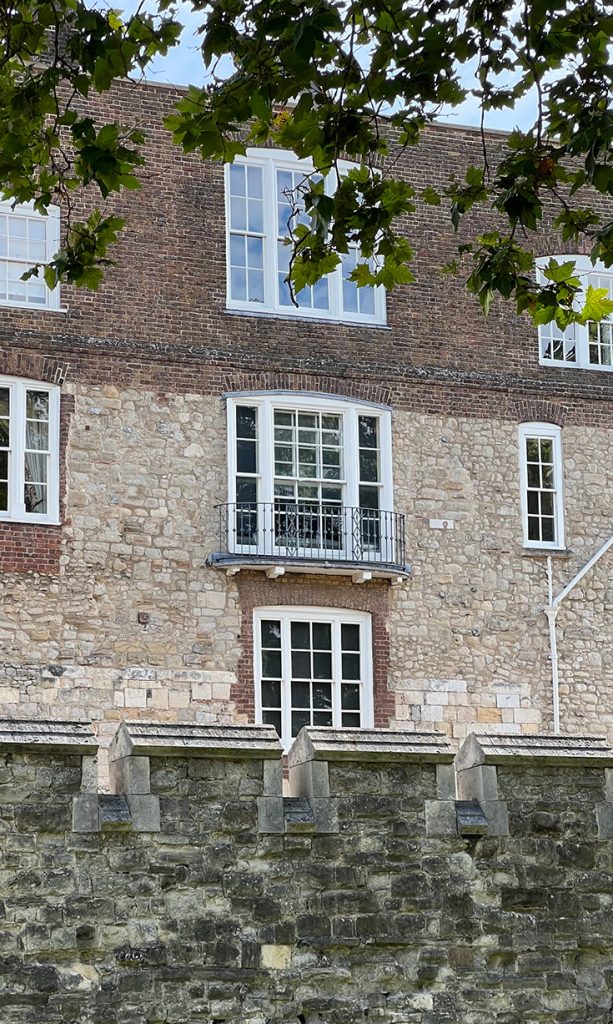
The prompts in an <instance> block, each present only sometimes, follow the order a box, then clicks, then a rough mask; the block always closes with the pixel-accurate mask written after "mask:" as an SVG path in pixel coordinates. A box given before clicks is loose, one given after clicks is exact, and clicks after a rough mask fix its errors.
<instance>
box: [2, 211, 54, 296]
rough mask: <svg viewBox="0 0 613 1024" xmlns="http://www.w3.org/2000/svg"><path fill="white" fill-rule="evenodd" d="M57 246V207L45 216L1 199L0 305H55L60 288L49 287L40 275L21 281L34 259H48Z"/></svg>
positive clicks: (40, 261) (42, 261)
mask: <svg viewBox="0 0 613 1024" xmlns="http://www.w3.org/2000/svg"><path fill="white" fill-rule="evenodd" d="M58 248H59V211H58V210H57V209H56V208H52V209H51V210H50V212H49V214H48V215H47V216H46V217H43V216H42V215H41V214H39V213H37V212H36V211H35V210H34V209H33V208H32V207H31V206H26V205H22V206H16V207H15V208H14V209H13V208H12V207H11V204H10V203H3V202H0V305H3V306H33V307H38V308H43V309H44V308H50V309H55V308H57V306H58V303H59V289H57V288H56V289H55V290H54V291H50V290H49V289H48V288H47V286H46V284H45V282H44V281H43V278H42V273H39V276H38V277H31V278H29V280H27V281H22V280H21V278H22V276H23V274H24V273H25V272H26V271H27V270H29V269H30V267H32V266H34V265H35V264H37V263H47V262H48V261H49V260H50V259H51V258H52V256H53V255H54V254H55V252H56V251H57V250H58Z"/></svg>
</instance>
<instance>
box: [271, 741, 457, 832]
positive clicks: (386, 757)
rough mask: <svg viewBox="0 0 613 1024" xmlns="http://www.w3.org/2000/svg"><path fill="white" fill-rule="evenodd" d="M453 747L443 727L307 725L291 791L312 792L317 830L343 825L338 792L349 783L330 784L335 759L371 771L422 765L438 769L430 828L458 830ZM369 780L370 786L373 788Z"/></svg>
mask: <svg viewBox="0 0 613 1024" xmlns="http://www.w3.org/2000/svg"><path fill="white" fill-rule="evenodd" d="M453 757H454V753H453V749H452V747H451V744H450V743H449V741H448V740H447V738H446V737H445V736H444V735H442V734H441V733H430V732H423V733H419V732H413V733H409V732H401V731H398V730H391V729H390V730H387V729H317V728H309V727H308V726H307V727H305V728H304V729H302V730H301V732H300V734H299V736H298V737H297V738H296V740H295V742H294V743H293V745H292V747H291V749H290V751H289V753H288V757H287V760H288V764H289V778H290V791H291V793H292V796H293V797H296V798H299V797H302V798H307V799H308V800H309V802H310V805H311V807H312V810H313V814H314V818H315V827H316V831H322V832H333V831H336V830H337V829H338V798H339V796H342V792H343V784H342V782H341V783H340V785H339V786H338V787H333V788H332V790H331V787H330V765H333V764H337V765H340V766H349V765H352V764H353V765H356V766H357V767H359V769H365V770H366V771H368V770H370V769H373V770H376V769H377V768H381V767H383V766H392V765H397V766H399V767H400V768H406V767H408V766H411V765H414V766H417V765H419V766H420V767H423V766H426V765H427V766H430V767H431V768H433V769H434V775H435V779H436V783H435V786H436V799H435V800H428V799H427V800H426V801H425V814H426V824H427V829H428V831H429V832H430V833H431V834H432V835H438V834H441V833H443V834H455V832H456V828H457V825H456V815H455V775H454V770H453ZM368 788H369V786H368V782H367V781H366V780H365V790H368Z"/></svg>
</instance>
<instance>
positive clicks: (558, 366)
mask: <svg viewBox="0 0 613 1024" xmlns="http://www.w3.org/2000/svg"><path fill="white" fill-rule="evenodd" d="M539 366H543V367H545V368H546V369H548V370H579V371H580V372H581V371H583V372H585V371H587V372H588V373H590V372H591V373H613V366H604V365H599V364H598V363H589V364H588V365H587V366H586V365H585V363H565V362H563V361H562V360H561V359H560V360H556V359H553V360H550V359H540V360H539Z"/></svg>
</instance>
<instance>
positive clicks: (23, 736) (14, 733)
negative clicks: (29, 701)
mask: <svg viewBox="0 0 613 1024" xmlns="http://www.w3.org/2000/svg"><path fill="white" fill-rule="evenodd" d="M7 748H11V749H19V750H23V751H26V750H27V751H36V750H38V751H42V750H56V751H59V750H64V751H66V753H69V754H85V755H88V756H90V757H95V756H96V754H97V753H98V740H97V739H96V737H95V735H94V732H93V730H92V727H91V725H90V723H89V722H83V721H78V720H72V719H58V720H55V719H44V720H40V719H36V720H34V719H15V718H0V749H1V750H6V749H7Z"/></svg>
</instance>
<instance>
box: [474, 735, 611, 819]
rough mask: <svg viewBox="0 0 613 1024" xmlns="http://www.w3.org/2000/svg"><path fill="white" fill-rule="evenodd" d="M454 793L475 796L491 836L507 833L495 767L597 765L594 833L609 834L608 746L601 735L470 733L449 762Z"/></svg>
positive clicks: (573, 766) (609, 782)
mask: <svg viewBox="0 0 613 1024" xmlns="http://www.w3.org/2000/svg"><path fill="white" fill-rule="evenodd" d="M455 767H456V776H457V789H458V797H459V798H460V800H474V801H475V800H476V801H478V803H479V804H480V806H481V807H482V809H483V811H484V813H485V815H486V817H487V819H488V825H489V832H490V834H491V835H508V834H509V821H508V811H507V804H506V801H505V800H504V799H501V795H503V794H501V793H500V791H499V786H498V782H499V779H498V770H499V769H502V770H504V769H505V768H509V769H513V770H515V769H519V768H531V767H539V768H543V769H544V768H569V767H570V768H581V767H587V768H597V769H598V768H601V769H602V770H603V775H604V788H605V794H606V799H605V802H604V803H601V804H599V805H598V806H597V817H598V831H599V834H600V835H601V836H603V837H604V836H609V835H613V749H611V747H609V745H608V743H607V740H606V738H605V737H602V736H559V735H551V734H545V735H532V736H518V735H515V734H514V735H505V734H501V733H491V734H490V733H471V734H470V735H469V736H468V737H467V738H466V740H465V741H464V743H463V745H462V747H461V748H460V750H459V752H458V755H457V757H456V761H455Z"/></svg>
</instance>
